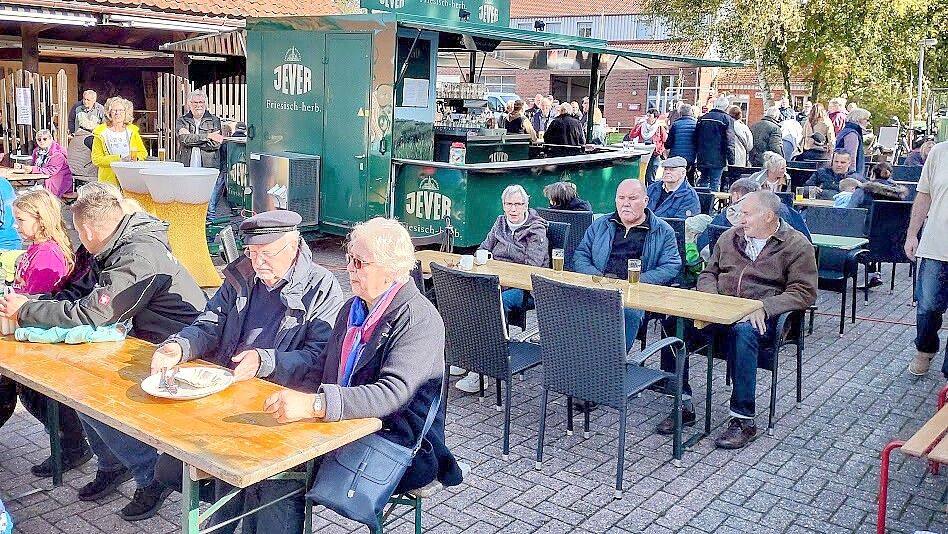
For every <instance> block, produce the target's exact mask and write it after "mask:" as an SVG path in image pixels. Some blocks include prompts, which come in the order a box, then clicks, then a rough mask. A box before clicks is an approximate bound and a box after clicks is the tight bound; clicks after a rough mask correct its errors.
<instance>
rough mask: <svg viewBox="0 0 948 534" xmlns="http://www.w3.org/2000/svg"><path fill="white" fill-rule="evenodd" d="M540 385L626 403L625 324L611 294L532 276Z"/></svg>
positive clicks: (618, 301)
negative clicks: (541, 379) (541, 375)
mask: <svg viewBox="0 0 948 534" xmlns="http://www.w3.org/2000/svg"><path fill="white" fill-rule="evenodd" d="M532 279H533V296H534V298H535V299H536V307H537V323H538V325H539V327H540V351H541V353H542V355H543V385H544V387H546V388H547V389H549V390H552V391H555V392H557V393H561V394H563V395H570V396H573V397H576V398H579V399H584V400H588V401H592V402H596V403H599V404H603V405H605V406H611V407H613V408H620V407H622V406H623V405H624V403H625V395H624V391H625V388H624V380H625V376H626V370H625V365H626V364H625V358H626V351H625V319H624V315H623V310H622V294H621V293H620V292H619V291H617V290H615V289H593V288H586V287H580V286H574V285H570V284H565V283H562V282H557V281H555V280H550V279H547V278H544V277H541V276H537V275H533V277H532Z"/></svg>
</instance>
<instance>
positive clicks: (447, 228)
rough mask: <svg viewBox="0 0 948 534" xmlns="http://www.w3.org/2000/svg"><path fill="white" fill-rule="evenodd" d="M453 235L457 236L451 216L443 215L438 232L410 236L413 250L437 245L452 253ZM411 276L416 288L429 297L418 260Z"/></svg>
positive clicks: (442, 249) (439, 248)
mask: <svg viewBox="0 0 948 534" xmlns="http://www.w3.org/2000/svg"><path fill="white" fill-rule="evenodd" d="M455 237H457V230H455V229H454V226H451V217H450V216H445V218H444V226H443V227H442V228H441V231H440V232H438V233H437V234H434V235H429V236H421V237H412V238H411V244H412V246H414V247H415V250H418V249H419V248H423V247H433V246H437V247H438V250H440V251H441V252H447V253H452V252H454V238H455ZM411 278H412V280H414V281H415V285H417V286H418V290H419V291H421V292H422V293H423V294H428V295H429V298H430V297H431V295H430V294H429V293H428V288H426V287H425V278H424V275H423V274H422V272H421V263H420V262H415V268H414V269H412V270H411Z"/></svg>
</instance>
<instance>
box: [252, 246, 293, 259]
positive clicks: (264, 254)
mask: <svg viewBox="0 0 948 534" xmlns="http://www.w3.org/2000/svg"><path fill="white" fill-rule="evenodd" d="M288 246H290V243H289V242H287V243H286V244H285V245H283V246H282V247H280V250H277V251H274V252H266V251H263V250H259V251H257V250H250V249H249V248H245V249H244V256H247V257H248V258H250V259H251V260H255V259H257V258H263V259H265V260H272V259H273V258H275V257H277V256H278V255H279V254H280V253H281V252H283V251H284V250H286V247H288Z"/></svg>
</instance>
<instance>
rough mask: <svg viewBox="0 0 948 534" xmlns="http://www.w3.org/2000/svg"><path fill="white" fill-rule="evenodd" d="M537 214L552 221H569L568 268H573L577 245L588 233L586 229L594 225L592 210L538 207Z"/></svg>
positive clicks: (570, 269) (568, 269) (564, 248)
mask: <svg viewBox="0 0 948 534" xmlns="http://www.w3.org/2000/svg"><path fill="white" fill-rule="evenodd" d="M537 214H539V215H540V217H543V218H544V219H546V220H547V221H550V222H561V223H569V225H570V227H569V239H567V240H566V246H565V247H558V248H563V250H565V251H566V270H567V271H572V270H573V254H574V253H575V252H576V247H578V246H579V243H580V241H582V240H583V236H584V235H586V229H587V228H589V227H590V225H592V222H593V212H591V211H566V210H553V209H549V208H537Z"/></svg>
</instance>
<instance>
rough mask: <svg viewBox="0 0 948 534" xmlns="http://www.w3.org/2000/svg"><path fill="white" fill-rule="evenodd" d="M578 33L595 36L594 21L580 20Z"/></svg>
mask: <svg viewBox="0 0 948 534" xmlns="http://www.w3.org/2000/svg"><path fill="white" fill-rule="evenodd" d="M576 35H578V36H580V37H592V36H593V23H592V22H580V23H578V24H577V25H576Z"/></svg>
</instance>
